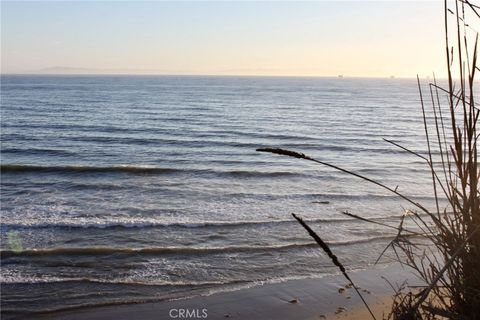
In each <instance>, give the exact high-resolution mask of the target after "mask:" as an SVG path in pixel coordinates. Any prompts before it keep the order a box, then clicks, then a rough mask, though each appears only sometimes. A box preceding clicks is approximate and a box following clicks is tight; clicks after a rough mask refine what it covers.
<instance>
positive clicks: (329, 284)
mask: <svg viewBox="0 0 480 320" xmlns="http://www.w3.org/2000/svg"><path fill="white" fill-rule="evenodd" d="M351 276H352V279H353V281H354V282H355V283H356V284H357V286H359V287H360V288H361V292H362V294H363V295H364V297H365V298H366V300H367V301H368V303H369V305H370V306H371V308H372V309H373V310H374V313H375V315H376V317H377V319H382V316H383V314H387V313H388V310H389V307H390V303H391V298H390V297H391V294H392V289H391V288H389V286H388V284H387V283H386V281H385V280H383V279H382V278H381V277H382V276H384V277H386V278H387V279H389V281H390V282H392V283H394V284H395V283H400V282H402V281H403V280H405V279H406V278H409V279H410V281H412V279H411V275H409V273H408V271H407V270H404V269H402V268H401V266H399V265H398V264H393V265H389V266H387V267H385V266H383V267H375V268H371V269H369V270H361V271H356V272H352V273H351ZM346 285H347V282H346V280H345V279H344V278H343V276H341V275H335V276H326V277H324V278H320V279H300V280H289V281H286V282H282V283H274V284H265V285H258V286H255V287H252V288H246V289H240V290H237V291H232V292H221V293H215V294H211V295H208V296H199V297H194V298H190V299H181V300H174V301H162V302H156V303H145V304H134V305H119V306H106V307H98V308H85V309H77V310H70V311H63V312H58V313H53V314H52V313H50V314H48V315H45V318H48V319H69V320H73V319H78V320H84V319H182V313H183V318H186V316H185V315H186V313H185V312H187V310H188V312H190V316H189V317H188V318H189V319H371V316H370V315H369V313H368V311H367V310H366V308H365V307H364V306H363V304H362V303H361V300H360V299H359V297H358V296H357V295H356V293H355V291H354V290H353V289H352V288H348V287H347V288H346ZM182 309H183V310H185V311H184V312H182V311H181V310H182Z"/></svg>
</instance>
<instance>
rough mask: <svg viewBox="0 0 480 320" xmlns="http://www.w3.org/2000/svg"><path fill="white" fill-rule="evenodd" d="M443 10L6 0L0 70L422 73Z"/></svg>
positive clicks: (437, 51)
mask: <svg viewBox="0 0 480 320" xmlns="http://www.w3.org/2000/svg"><path fill="white" fill-rule="evenodd" d="M442 9H443V3H442V2H441V1H429V2H419V1H414V2H413V1H408V2H407V1H389V2H366V1H356V2H345V1H335V2H327V1H317V2H279V1H276V2H274V1H269V2H232V1H228V2H226V1H223V2H222V1H217V2H160V1H156V2H153V1H151V2H138V1H135V2H134V1H130V2H127V1H123V2H113V1H108V2H94V1H87V2H85V1H84V2H66V1H56V2H45V1H35V2H24V1H22V2H20V1H2V13H1V18H2V22H1V26H2V30H1V35H2V37H1V43H2V48H1V54H2V60H1V62H2V72H3V73H30V72H38V71H40V70H42V69H44V68H51V67H54V66H62V67H72V68H85V69H88V70H84V72H95V73H165V74H254V75H260V74H262V75H320V76H331V75H337V74H345V75H352V76H389V75H396V76H410V77H412V76H415V74H416V73H420V74H422V75H426V74H431V72H432V71H440V72H441V71H442V70H443V67H444V60H443V59H444V58H443V50H444V49H443V46H444V43H443V11H442ZM77 71H78V70H77Z"/></svg>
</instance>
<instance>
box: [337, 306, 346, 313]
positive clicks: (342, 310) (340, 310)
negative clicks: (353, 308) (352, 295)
mask: <svg viewBox="0 0 480 320" xmlns="http://www.w3.org/2000/svg"><path fill="white" fill-rule="evenodd" d="M344 311H347V309H346V308H344V307H338V308H337V311H335V314H340V313H342V312H344Z"/></svg>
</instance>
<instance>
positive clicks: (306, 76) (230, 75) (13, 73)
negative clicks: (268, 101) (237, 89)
mask: <svg viewBox="0 0 480 320" xmlns="http://www.w3.org/2000/svg"><path fill="white" fill-rule="evenodd" d="M0 76H166V77H245V78H247V77H258V78H262V77H264V78H338V79H343V78H347V79H348V78H369V79H416V77H417V75H415V76H395V75H391V76H361V75H345V74H338V75H281V74H278V75H277V74H215V73H212V74H185V73H179V74H175V73H28V72H7V73H2V72H0ZM419 77H420V78H421V79H422V78H425V79H433V76H419ZM435 78H436V79H446V77H445V78H444V77H435Z"/></svg>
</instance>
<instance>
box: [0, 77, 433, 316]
mask: <svg viewBox="0 0 480 320" xmlns="http://www.w3.org/2000/svg"><path fill="white" fill-rule="evenodd" d="M383 138H386V139H390V140H393V141H395V142H398V143H401V144H402V145H405V146H407V147H409V148H411V149H413V150H415V151H417V152H424V149H425V138H424V129H423V119H422V114H421V108H420V103H419V94H418V88H417V84H416V80H413V79H411V80H410V79H362V78H300V77H298V78H296V77H233V76H232V77H220V76H66V75H65V76H41V75H35V76H28V75H3V76H2V77H1V225H0V231H1V279H0V280H1V291H2V298H1V309H2V314H3V315H4V316H14V315H18V314H24V313H33V314H35V313H37V312H52V311H55V310H62V309H69V308H82V307H86V306H96V305H109V304H124V303H135V302H144V301H160V300H165V299H174V298H181V297H187V296H195V295H201V294H210V293H214V292H220V291H228V290H236V289H239V288H245V287H249V286H254V285H261V284H263V283H270V282H279V281H285V280H287V279H298V278H309V277H322V276H325V275H328V274H332V273H336V272H337V270H336V269H335V268H334V267H333V266H332V264H331V262H330V260H329V259H328V258H327V257H326V256H325V255H324V253H323V252H322V251H321V250H320V249H319V248H318V247H317V246H316V245H315V244H314V242H313V240H312V239H311V238H309V236H308V234H307V233H306V232H305V230H304V229H303V228H302V227H301V226H300V225H299V224H298V223H297V222H296V221H295V220H294V219H293V218H292V216H291V213H296V214H298V215H300V216H301V217H303V218H304V219H305V220H306V221H307V222H308V224H309V225H310V226H311V227H312V228H313V229H314V230H316V231H317V232H318V233H319V234H320V235H321V236H322V237H323V238H324V240H326V241H327V242H328V243H329V244H330V245H331V248H332V250H333V251H334V253H335V254H336V255H337V256H338V257H339V259H340V261H341V262H342V263H344V264H345V265H346V266H347V267H348V268H349V269H363V268H367V267H368V266H370V265H371V264H372V263H374V262H375V260H376V259H377V257H378V255H379V254H380V252H381V251H382V250H383V248H384V247H385V246H386V244H387V243H388V242H389V241H390V240H391V239H392V237H393V236H394V235H395V233H396V231H395V230H391V229H388V228H385V227H382V226H379V225H373V224H369V223H366V222H362V221H359V220H356V219H353V218H350V217H348V216H345V215H343V214H342V212H345V211H347V212H350V213H353V214H357V215H360V216H363V217H367V218H371V219H376V220H377V221H379V222H382V223H387V224H391V225H396V224H398V222H399V217H400V216H402V215H403V214H404V213H405V211H406V210H408V209H412V206H411V205H410V204H408V203H406V202H405V201H402V200H401V199H399V198H398V197H396V196H395V195H393V194H390V193H388V192H387V191H385V190H383V189H381V188H379V187H377V186H374V185H371V184H368V183H367V182H364V181H362V180H360V179H358V178H355V177H353V176H349V175H347V174H345V173H342V172H338V171H335V170H333V169H330V168H328V167H324V166H321V165H319V164H315V163H312V162H308V161H305V160H300V159H294V158H288V157H284V156H279V155H273V154H266V153H259V152H256V151H255V150H256V149H257V148H261V147H279V148H284V149H289V150H294V151H299V152H303V153H305V154H307V155H309V156H311V157H314V158H316V159H319V160H322V161H326V162H329V163H332V164H335V165H339V166H341V167H344V168H346V169H348V170H352V171H354V172H356V173H359V174H362V175H365V176H368V177H371V178H374V179H376V180H378V181H380V182H382V183H384V184H386V185H388V186H390V187H392V188H395V187H397V186H398V190H399V191H401V192H403V193H405V194H407V195H408V196H411V197H412V198H413V199H414V200H415V201H419V202H422V203H426V205H427V206H430V207H431V206H432V205H433V202H432V200H433V198H432V192H431V187H430V183H431V176H430V172H429V171H428V167H427V166H426V165H425V163H424V162H423V161H422V160H421V159H420V158H418V157H415V156H413V155H411V154H408V153H406V152H404V151H402V150H400V149H398V148H396V147H395V146H393V145H391V144H388V143H386V142H385V141H383ZM388 262H389V259H388V257H387V258H385V259H382V260H381V261H380V263H388Z"/></svg>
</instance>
